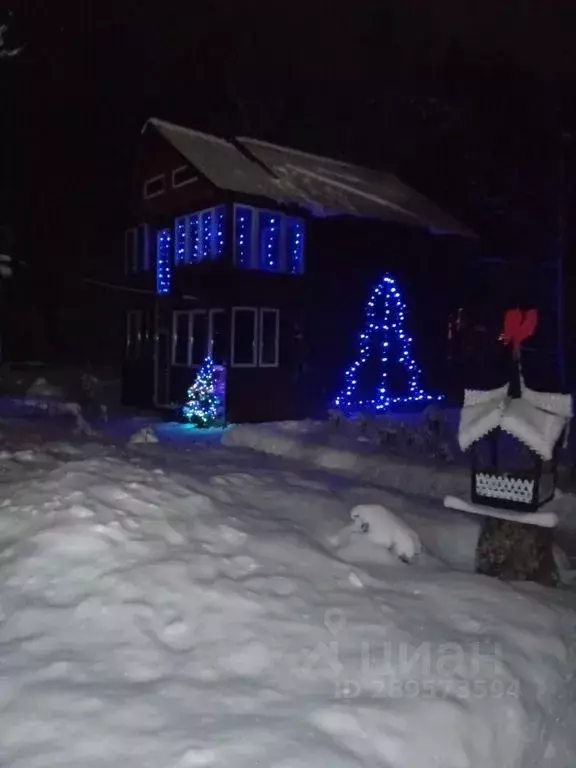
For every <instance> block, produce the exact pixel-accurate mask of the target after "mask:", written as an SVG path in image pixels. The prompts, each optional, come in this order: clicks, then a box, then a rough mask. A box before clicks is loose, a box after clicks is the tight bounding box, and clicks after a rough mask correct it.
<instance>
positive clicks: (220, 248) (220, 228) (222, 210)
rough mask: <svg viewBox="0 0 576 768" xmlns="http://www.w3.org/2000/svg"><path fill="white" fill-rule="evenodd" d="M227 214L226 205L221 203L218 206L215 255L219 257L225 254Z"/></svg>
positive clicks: (216, 212)
mask: <svg viewBox="0 0 576 768" xmlns="http://www.w3.org/2000/svg"><path fill="white" fill-rule="evenodd" d="M225 215H226V206H225V205H221V206H219V207H218V208H216V211H215V217H216V227H215V228H216V244H215V249H214V250H215V256H216V258H217V259H219V258H220V256H222V255H223V254H224V249H225V240H224V217H225Z"/></svg>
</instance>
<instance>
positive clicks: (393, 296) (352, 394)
mask: <svg viewBox="0 0 576 768" xmlns="http://www.w3.org/2000/svg"><path fill="white" fill-rule="evenodd" d="M405 311H406V305H405V304H404V302H403V300H402V296H401V294H400V291H399V290H398V287H397V284H396V281H395V280H394V278H392V277H390V275H386V276H385V277H384V278H383V279H382V280H381V281H380V282H379V283H378V285H377V286H376V287H375V288H374V290H373V291H372V294H371V296H370V299H369V300H368V304H367V305H366V311H365V322H364V328H363V330H362V332H361V334H360V356H359V358H358V359H357V360H355V362H354V363H353V364H352V365H351V366H350V368H348V370H347V371H346V373H345V376H344V379H345V382H346V383H345V386H344V389H343V391H342V392H341V393H340V394H339V395H338V397H337V398H336V399H335V400H334V405H335V406H336V408H340V409H341V410H343V411H345V412H347V413H350V412H357V411H372V410H376V411H385V410H387V409H388V408H390V407H391V406H392V405H398V404H401V403H414V402H425V401H430V400H441V399H442V398H441V397H437V396H433V395H429V394H427V393H426V392H425V391H424V390H423V389H422V387H421V385H420V382H419V378H420V374H421V371H420V369H419V368H418V366H417V365H416V362H415V361H414V358H413V357H412V353H411V345H412V339H411V338H410V337H408V336H407V335H406V331H405V328H404V320H405ZM395 340H396V342H397V343H398V344H399V346H400V351H399V354H398V356H397V358H396V360H395V361H394V360H393V358H392V355H391V349H390V347H391V342H392V343H393V342H394V341H395ZM374 342H377V343H378V347H379V348H380V361H381V363H382V379H381V382H380V385H379V386H378V388H377V393H376V397H373V398H365V397H362V399H359V397H358V394H357V392H358V377H359V373H360V369H361V367H362V366H363V365H365V364H366V363H367V362H368V360H369V358H370V356H371V354H374V346H375V344H374ZM393 363H396V365H401V366H402V367H403V368H404V370H405V371H406V373H407V377H408V392H407V393H406V394H404V395H392V394H390V391H389V385H388V370H389V368H390V365H391V364H393Z"/></svg>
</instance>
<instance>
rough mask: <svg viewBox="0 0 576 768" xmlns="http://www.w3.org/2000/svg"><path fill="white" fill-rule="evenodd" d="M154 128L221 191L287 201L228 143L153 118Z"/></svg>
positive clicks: (270, 180) (262, 171)
mask: <svg viewBox="0 0 576 768" xmlns="http://www.w3.org/2000/svg"><path fill="white" fill-rule="evenodd" d="M148 125H153V126H154V128H156V130H157V131H158V132H159V133H160V134H161V135H162V136H163V137H164V138H165V139H166V140H167V141H168V142H170V144H172V146H173V147H175V148H176V149H177V150H178V152H180V154H181V155H182V156H183V157H184V158H186V160H188V162H189V163H191V164H192V165H194V166H195V167H196V168H197V169H198V170H199V171H200V172H201V173H203V174H204V176H206V178H208V179H209V180H210V181H211V182H212V183H213V184H215V185H216V186H217V187H218V188H219V189H225V190H229V191H230V192H243V193H244V194H250V195H263V196H264V197H270V198H272V199H273V200H278V201H280V202H284V201H285V202H289V201H288V200H284V198H283V197H282V195H281V193H280V190H279V189H278V188H277V186H276V184H275V182H274V179H273V178H272V176H271V175H270V173H269V172H268V171H267V170H266V169H264V168H262V167H261V166H259V165H258V163H256V162H254V160H251V159H250V158H248V157H245V155H244V154H243V153H242V152H241V151H240V150H239V149H238V147H236V146H234V144H231V143H230V142H229V141H226V140H225V139H220V138H218V137H217V136H211V135H210V134H208V133H200V132H199V131H193V130H191V129H190V128H183V127H182V126H180V125H174V124H173V123H167V122H165V121H164V120H158V119H157V118H154V117H153V118H151V119H150V120H148V122H147V123H146V125H145V126H144V129H143V130H146V127H147V126H148Z"/></svg>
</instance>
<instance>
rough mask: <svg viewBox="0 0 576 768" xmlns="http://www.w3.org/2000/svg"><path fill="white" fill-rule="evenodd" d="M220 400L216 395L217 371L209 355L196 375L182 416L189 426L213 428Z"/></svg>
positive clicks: (189, 389)
mask: <svg viewBox="0 0 576 768" xmlns="http://www.w3.org/2000/svg"><path fill="white" fill-rule="evenodd" d="M219 407H220V399H219V397H218V395H217V393H216V371H215V369H214V361H213V360H212V357H211V356H210V355H208V356H207V357H206V358H205V359H204V362H203V363H202V367H201V368H200V370H199V371H198V373H197V374H196V379H195V380H194V383H193V384H192V386H191V387H189V388H188V396H187V400H186V405H185V406H184V407H183V408H182V416H183V418H184V420H185V421H186V422H188V423H189V424H194V426H196V427H202V428H206V427H211V426H213V425H214V423H215V422H216V420H217V418H218V409H219Z"/></svg>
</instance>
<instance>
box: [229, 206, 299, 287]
mask: <svg viewBox="0 0 576 768" xmlns="http://www.w3.org/2000/svg"><path fill="white" fill-rule="evenodd" d="M304 250H305V227H304V220H303V219H301V218H298V217H295V216H287V215H286V214H285V213H282V212H279V211H267V210H260V209H257V208H251V207H249V206H246V205H235V206H234V264H235V265H236V266H237V267H240V268H241V269H257V270H261V271H265V272H274V273H279V274H290V275H301V274H303V272H304V255H305V253H304Z"/></svg>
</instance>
